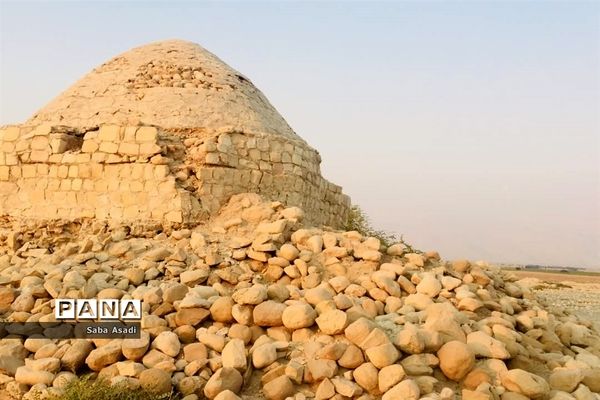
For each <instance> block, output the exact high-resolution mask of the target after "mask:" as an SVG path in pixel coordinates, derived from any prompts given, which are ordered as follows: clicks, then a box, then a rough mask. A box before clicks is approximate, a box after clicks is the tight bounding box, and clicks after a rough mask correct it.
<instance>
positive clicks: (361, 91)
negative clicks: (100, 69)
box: [0, 0, 600, 267]
mask: <svg viewBox="0 0 600 400" xmlns="http://www.w3.org/2000/svg"><path fill="white" fill-rule="evenodd" d="M168 38H181V39H187V40H191V41H194V42H198V43H200V44H202V45H203V46H204V47H206V48H207V49H208V50H210V51H212V52H213V53H215V54H217V55H218V56H219V57H220V58H222V59H223V60H224V61H226V62H227V63H228V64H230V65H231V66H233V67H234V68H236V69H238V70H239V71H241V72H242V73H244V74H245V75H247V76H248V77H250V78H251V79H252V81H253V82H254V83H255V84H256V85H257V86H258V87H259V88H260V89H261V90H262V91H263V92H264V93H265V94H266V95H267V97H268V98H269V99H270V100H271V102H272V103H273V104H274V105H275V107H276V108H277V109H278V110H279V111H280V112H281V114H282V115H283V116H284V117H285V118H286V119H287V121H288V122H289V123H290V125H291V126H292V127H293V128H294V129H295V130H296V132H298V134H300V135H301V136H302V137H303V138H304V139H306V140H307V141H308V143H309V144H311V145H312V146H313V147H315V148H316V149H318V150H319V151H320V153H321V155H322V158H323V164H322V171H323V173H324V175H325V176H326V177H327V178H328V179H330V180H332V181H333V182H335V183H338V184H340V185H342V186H343V187H344V190H345V192H346V193H348V194H349V195H350V196H351V197H352V199H353V201H354V202H355V203H357V204H359V205H361V206H362V207H363V208H364V209H365V210H366V212H367V213H368V214H369V215H370V216H371V218H372V220H373V224H374V225H375V226H377V227H381V228H384V229H388V230H391V231H395V232H398V233H403V234H404V235H405V239H407V241H409V242H411V243H413V244H414V245H415V246H416V247H419V248H422V249H425V250H432V249H435V250H438V251H440V253H441V255H442V256H443V257H445V258H450V259H452V258H463V257H464V258H470V259H486V260H490V261H497V262H517V263H540V264H551V265H574V266H596V267H597V266H600V144H599V143H600V138H599V136H600V117H599V115H600V2H597V1H593V2H573V1H568V2H567V1H565V2H549V1H536V2H533V1H532V2H521V1H514V2H482V1H480V2H466V1H465V2H454V3H451V2H443V3H442V2H379V3H378V2H368V3H367V2H364V3H360V2H346V3H333V2H328V3H323V2H320V3H316V2H312V3H308V2H269V3H249V2H244V3H233V2H219V3H203V2H181V3H176V2H168V3H166V2H165V3H161V2H151V3H145V2H133V3H116V2H102V3H100V2H98V3H93V2H86V3H83V2H68V3H57V2H23V1H19V2H7V1H2V0H0V57H1V60H0V89H1V90H0V92H1V95H0V124H6V123H18V122H22V121H24V120H25V119H26V118H27V117H28V116H29V115H31V114H32V113H34V112H35V111H36V110H37V109H39V108H40V107H42V106H43V105H44V104H45V103H46V102H48V101H49V100H50V99H52V98H53V97H54V96H55V95H57V94H58V93H59V92H61V91H62V90H64V89H65V88H66V87H67V86H68V85H70V84H71V83H73V82H74V81H75V80H77V79H78V78H79V77H81V76H82V75H83V74H85V73H86V72H87V71H88V70H90V69H91V68H93V67H94V66H96V65H98V64H100V63H102V62H104V61H106V60H107V59H108V58H110V57H112V56H114V55H116V54H118V53H121V52H123V51H125V50H128V49H129V48H131V47H134V46H137V45H141V44H144V43H147V42H151V41H155V40H162V39H168Z"/></svg>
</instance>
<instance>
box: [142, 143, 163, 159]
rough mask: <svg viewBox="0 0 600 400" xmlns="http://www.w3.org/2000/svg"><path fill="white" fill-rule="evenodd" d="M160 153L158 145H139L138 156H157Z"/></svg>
mask: <svg viewBox="0 0 600 400" xmlns="http://www.w3.org/2000/svg"><path fill="white" fill-rule="evenodd" d="M161 151H162V149H161V148H160V146H159V145H157V144H156V143H150V142H149V143H142V144H140V156H144V157H149V156H152V155H155V154H159V153H160V152H161Z"/></svg>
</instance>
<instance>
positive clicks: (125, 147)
mask: <svg viewBox="0 0 600 400" xmlns="http://www.w3.org/2000/svg"><path fill="white" fill-rule="evenodd" d="M118 153H119V154H124V155H128V156H137V155H139V153H140V147H139V145H137V144H136V143H125V142H123V143H121V144H120V145H119V151H118Z"/></svg>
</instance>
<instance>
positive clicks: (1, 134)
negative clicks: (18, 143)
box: [0, 126, 20, 142]
mask: <svg viewBox="0 0 600 400" xmlns="http://www.w3.org/2000/svg"><path fill="white" fill-rule="evenodd" d="M19 133H20V129H19V127H18V126H8V127H6V128H4V129H2V130H0V140H3V141H5V142H12V141H15V140H17V139H18V138H19Z"/></svg>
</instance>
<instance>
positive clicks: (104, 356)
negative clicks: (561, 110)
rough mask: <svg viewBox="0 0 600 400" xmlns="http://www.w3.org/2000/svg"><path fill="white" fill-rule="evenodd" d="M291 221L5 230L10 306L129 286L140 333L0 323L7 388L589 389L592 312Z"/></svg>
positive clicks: (587, 395)
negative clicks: (52, 234) (559, 307)
mask: <svg viewBox="0 0 600 400" xmlns="http://www.w3.org/2000/svg"><path fill="white" fill-rule="evenodd" d="M302 217H303V212H302V210H301V209H299V208H297V207H290V208H286V207H285V206H284V205H282V204H281V203H279V202H273V203H266V202H263V201H262V200H261V199H260V197H259V196H258V195H255V194H243V195H237V196H234V197H233V198H232V199H231V201H230V202H229V204H228V205H226V206H225V207H224V208H223V209H222V210H221V212H220V214H219V215H217V216H215V217H214V218H213V219H212V220H211V221H210V222H209V223H208V224H206V225H202V226H198V227H196V228H194V229H193V230H188V229H181V230H173V231H165V232H160V233H157V232H154V233H152V232H147V233H146V235H145V236H142V235H135V236H134V235H131V234H130V232H129V230H128V229H127V227H118V226H116V227H107V226H104V225H102V224H100V223H97V224H95V225H94V226H93V227H90V229H89V231H82V232H80V234H79V238H78V240H76V241H73V240H71V241H70V242H68V243H62V244H61V242H60V241H57V242H55V243H54V244H53V245H52V246H46V247H44V243H45V242H44V240H42V239H43V238H36V237H35V236H33V237H32V236H26V235H24V234H23V233H20V232H11V234H9V235H4V239H5V240H4V241H5V242H6V243H5V244H4V246H3V247H2V250H0V251H1V252H2V253H0V254H3V255H1V256H0V313H1V314H2V316H3V317H4V318H5V319H7V320H9V321H40V322H47V323H49V324H52V323H54V322H55V319H54V312H53V307H54V299H56V298H78V299H79V298H100V299H101V298H122V299H125V298H133V299H141V300H142V302H143V303H142V305H143V320H142V328H143V332H142V335H141V338H139V339H112V340H109V339H62V340H58V339H47V338H42V337H39V338H36V337H24V336H20V335H17V334H14V333H13V334H7V332H4V333H2V332H0V336H1V335H4V338H3V339H1V340H0V392H2V393H4V398H8V399H19V398H29V399H32V398H35V396H40V397H41V398H48V397H50V396H51V395H60V394H61V393H62V391H63V390H64V387H65V385H67V384H68V383H69V382H70V381H71V380H73V379H75V378H76V377H77V376H78V375H83V374H86V373H90V372H91V373H92V374H93V375H92V376H93V377H94V378H103V379H106V380H108V381H109V382H110V383H111V384H115V385H117V384H118V385H124V386H126V387H130V388H137V387H142V388H144V389H146V390H148V391H150V392H155V393H167V392H170V391H172V390H174V391H176V392H179V393H180V394H181V395H182V396H183V398H184V399H186V400H194V399H199V398H208V399H217V400H233V399H240V398H243V399H261V398H265V399H269V400H284V399H294V400H301V399H312V398H314V399H319V400H320V399H362V400H367V399H382V400H393V399H409V400H410V399H432V400H433V399H440V400H446V399H455V398H463V399H477V400H479V399H504V400H519V399H555V400H559V399H560V400H562V399H565V400H566V399H578V400H588V399H589V400H593V399H600V395H599V394H598V392H600V335H599V334H598V332H599V330H598V327H596V326H593V324H592V323H590V322H587V321H582V320H580V319H578V317H576V316H573V315H570V314H567V313H564V312H559V311H555V310H549V309H544V308H543V307H542V306H541V305H540V303H538V302H537V301H536V299H535V298H534V296H533V295H532V294H531V292H530V291H529V290H528V289H526V288H522V287H520V286H519V285H518V284H517V283H515V281H516V277H514V276H511V275H510V274H509V273H506V272H503V271H500V270H499V269H496V268H494V267H492V266H488V265H486V264H485V263H481V262H478V263H470V262H468V261H454V262H445V261H442V260H441V259H440V257H439V255H438V254H437V253H435V252H429V253H415V252H412V251H411V250H410V249H408V248H406V247H405V246H404V245H403V244H395V245H392V246H389V247H387V248H386V247H385V246H383V245H382V243H380V241H379V240H378V239H376V238H373V237H363V236H362V235H361V234H360V233H358V232H355V231H352V232H342V231H334V230H329V229H326V228H323V229H317V228H307V227H303V226H302ZM25 239H27V241H25ZM9 242H10V243H9ZM0 398H2V396H0Z"/></svg>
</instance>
